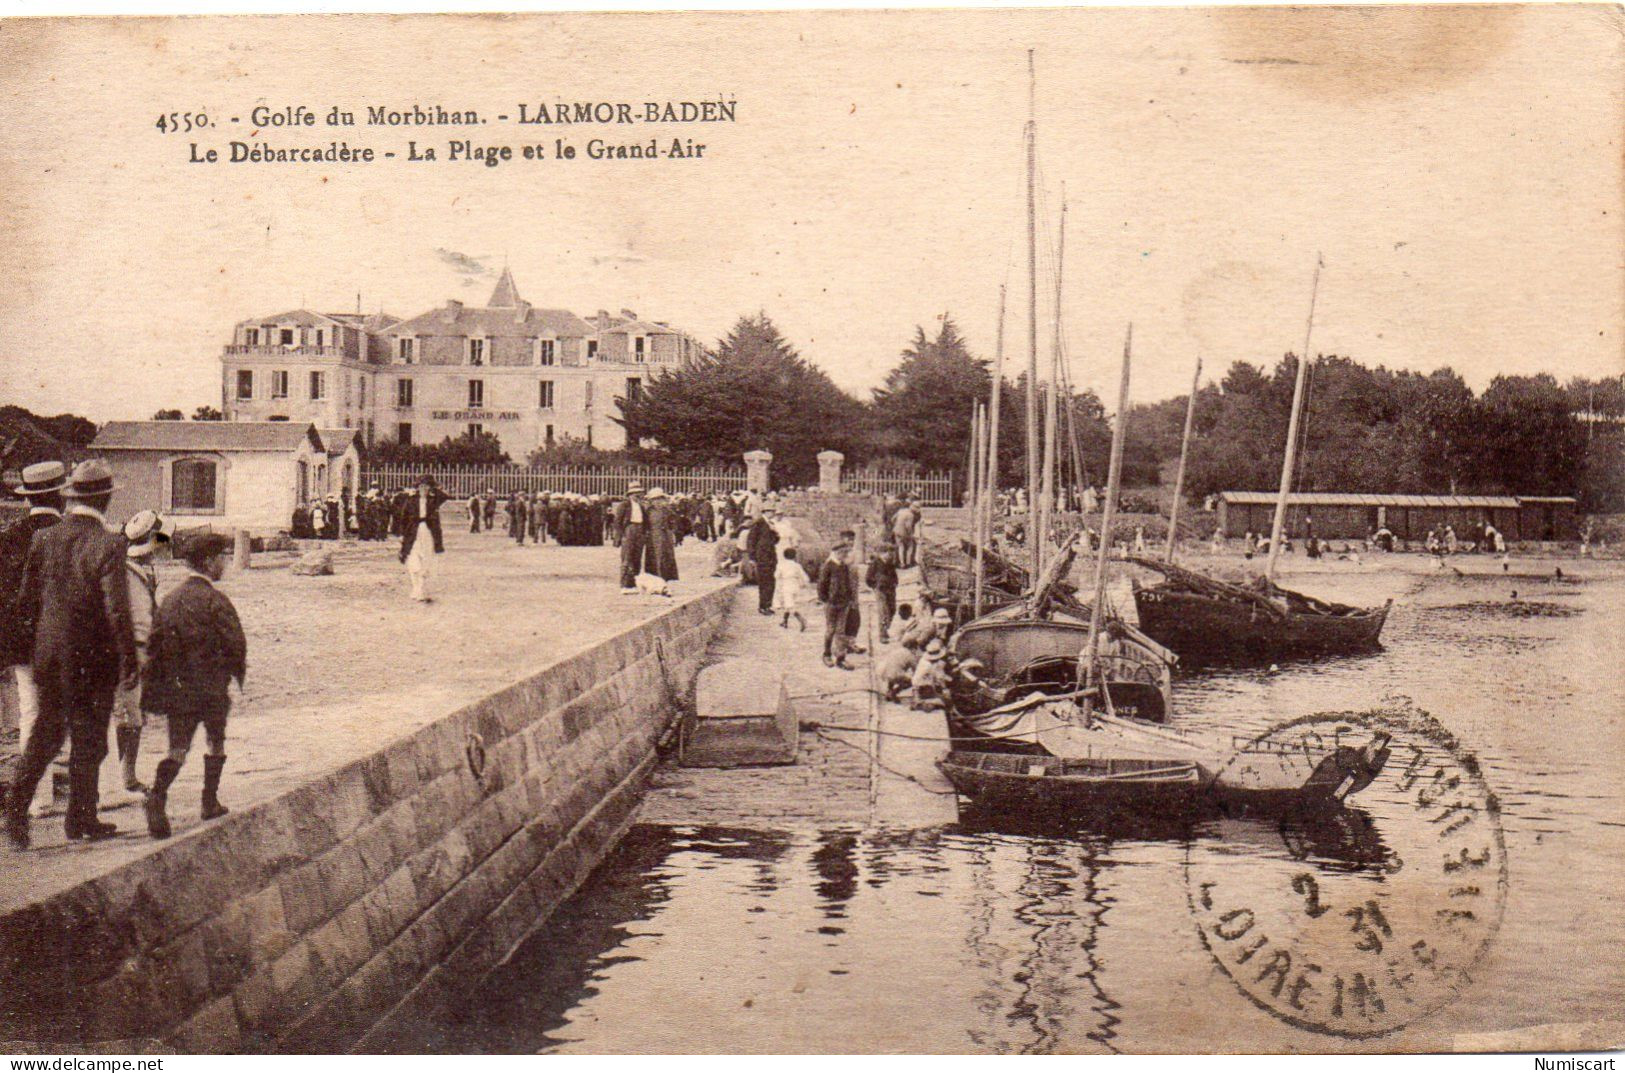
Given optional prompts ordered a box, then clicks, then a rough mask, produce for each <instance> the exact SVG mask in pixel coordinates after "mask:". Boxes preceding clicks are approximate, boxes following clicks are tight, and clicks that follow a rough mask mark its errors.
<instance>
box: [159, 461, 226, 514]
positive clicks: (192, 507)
mask: <svg viewBox="0 0 1625 1073" xmlns="http://www.w3.org/2000/svg"><path fill="white" fill-rule="evenodd" d="M219 475H220V468H219V467H218V466H217V465H216V464H215V463H213V462H211V461H210V460H208V459H206V458H182V459H180V460H179V461H177V462H176V463H175V464H174V466H173V467H171V470H170V482H169V509H170V510H174V511H200V510H214V509H216V507H217V506H218V505H219V502H220V492H219V487H218V481H219Z"/></svg>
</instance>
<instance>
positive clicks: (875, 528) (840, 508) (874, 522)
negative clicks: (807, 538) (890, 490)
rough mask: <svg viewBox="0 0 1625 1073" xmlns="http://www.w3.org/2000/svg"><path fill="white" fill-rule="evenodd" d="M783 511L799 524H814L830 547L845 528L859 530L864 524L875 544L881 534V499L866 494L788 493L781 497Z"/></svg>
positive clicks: (780, 505) (814, 527) (780, 502)
mask: <svg viewBox="0 0 1625 1073" xmlns="http://www.w3.org/2000/svg"><path fill="white" fill-rule="evenodd" d="M779 509H780V511H781V512H782V513H784V514H785V515H787V516H789V517H791V518H793V519H795V520H796V523H797V525H800V524H801V522H803V521H806V522H808V523H810V524H811V526H812V528H813V529H815V530H817V533H818V535H819V536H820V537H822V538H824V544H825V546H826V547H828V545H829V544H830V543H832V542H833V541H834V539H835V537H836V535H837V534H839V533H840V531H841V530H842V529H856V528H857V526H858V523H860V522H861V523H862V524H863V525H864V526H865V527H866V528H867V531H868V534H869V539H870V540H871V541H873V540H874V539H875V538H876V536H877V535H878V534H879V532H880V510H881V500H880V497H879V496H874V495H867V494H864V493H862V492H839V493H827V492H787V493H784V494H782V495H781V496H780V497H779Z"/></svg>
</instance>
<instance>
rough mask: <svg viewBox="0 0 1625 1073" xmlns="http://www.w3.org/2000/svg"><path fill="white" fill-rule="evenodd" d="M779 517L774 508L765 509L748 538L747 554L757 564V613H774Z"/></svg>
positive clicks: (752, 527)
mask: <svg viewBox="0 0 1625 1073" xmlns="http://www.w3.org/2000/svg"><path fill="white" fill-rule="evenodd" d="M777 517H778V515H777V513H776V512H775V511H774V510H773V508H772V507H763V508H762V516H761V517H760V518H758V519H757V520H756V524H755V525H753V526H751V527H750V536H749V537H748V538H746V543H745V554H747V555H749V556H750V561H751V562H753V563H755V564H756V613H757V614H759V615H771V614H772V613H773V590H774V589H775V588H776V587H777V584H776V580H775V577H774V571H775V570H777V569H778V567H779V531H778V530H777V529H775V528H773V523H774V521H775V520H776V519H777Z"/></svg>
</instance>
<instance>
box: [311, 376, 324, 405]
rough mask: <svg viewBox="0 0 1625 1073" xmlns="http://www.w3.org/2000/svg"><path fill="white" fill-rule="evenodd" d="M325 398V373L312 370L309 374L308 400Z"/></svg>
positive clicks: (317, 400) (319, 400) (313, 400)
mask: <svg viewBox="0 0 1625 1073" xmlns="http://www.w3.org/2000/svg"><path fill="white" fill-rule="evenodd" d="M325 398H327V374H326V373H323V372H315V371H312V372H311V374H310V401H311V402H321V401H322V400H323V399H325Z"/></svg>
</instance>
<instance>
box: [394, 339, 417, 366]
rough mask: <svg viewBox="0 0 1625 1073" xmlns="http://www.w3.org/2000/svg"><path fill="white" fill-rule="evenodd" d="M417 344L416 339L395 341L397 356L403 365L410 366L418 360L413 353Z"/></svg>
mask: <svg viewBox="0 0 1625 1073" xmlns="http://www.w3.org/2000/svg"><path fill="white" fill-rule="evenodd" d="M416 343H417V340H416V339H397V340H395V356H396V357H398V358H400V360H401V364H402V365H410V364H412V362H413V361H414V360H416V358H417V355H416V354H414V353H413V350H414V349H415V347H414V344H416Z"/></svg>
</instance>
